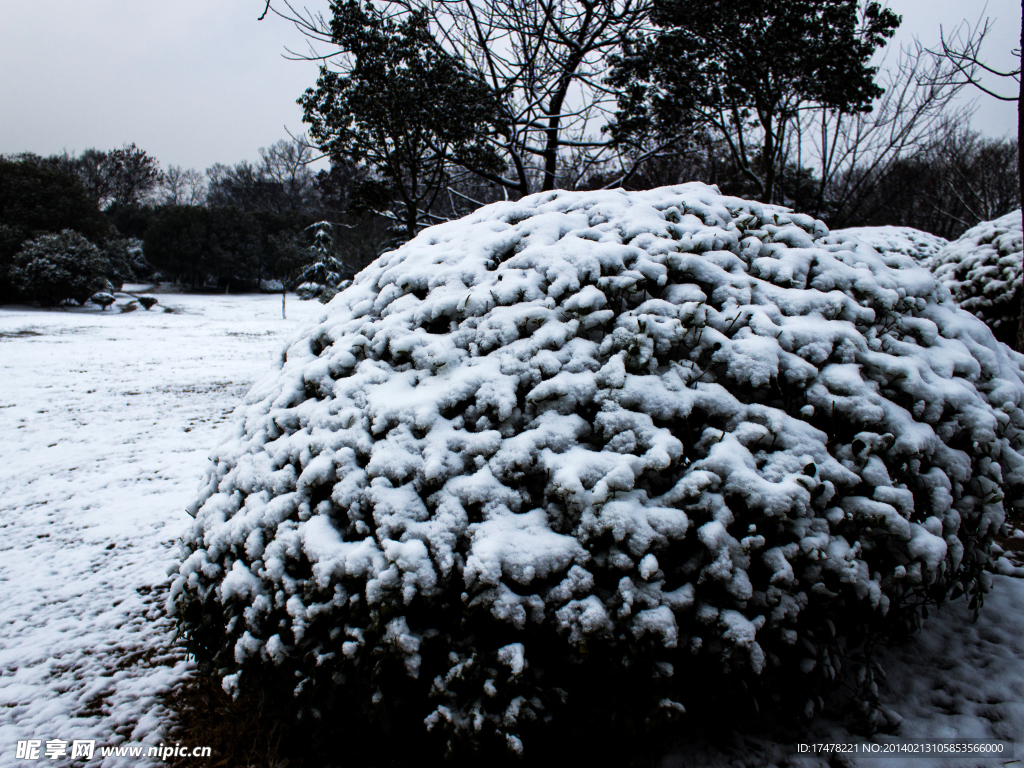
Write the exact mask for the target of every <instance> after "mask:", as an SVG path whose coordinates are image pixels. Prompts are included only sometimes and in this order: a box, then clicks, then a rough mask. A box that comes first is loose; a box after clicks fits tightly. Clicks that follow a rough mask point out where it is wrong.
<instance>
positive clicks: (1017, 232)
mask: <svg viewBox="0 0 1024 768" xmlns="http://www.w3.org/2000/svg"><path fill="white" fill-rule="evenodd" d="M1022 251H1024V236H1022V232H1021V212H1020V211H1014V212H1013V213H1008V214H1006V215H1005V216H1003V217H1001V218H998V219H996V220H994V221H986V222H983V223H981V224H979V225H978V226H976V227H974V228H972V229H969V230H967V231H966V232H964V234H963V235H961V237H960V238H959V239H958V240H954V241H953V242H951V243H949V244H948V245H947V246H946V247H945V248H943V249H942V250H941V251H940V252H939V253H938V254H936V256H935V258H934V260H933V261H932V271H933V272H934V273H935V277H936V278H937V279H938V280H939V282H941V283H942V284H943V285H945V286H946V287H947V288H948V289H949V290H950V292H951V293H952V294H953V298H954V299H955V300H956V302H957V303H958V304H959V305H960V306H961V307H963V308H964V309H966V310H967V311H968V312H971V313H972V314H974V315H975V316H976V317H977V318H978V319H980V320H981V321H983V322H984V323H985V324H986V325H987V326H988V327H989V328H991V329H992V332H993V333H994V334H995V335H996V338H997V339H999V340H1000V341H1002V342H1005V343H1006V344H1010V345H1013V343H1014V341H1015V339H1016V336H1017V324H1018V321H1019V318H1020V291H1021V259H1022V257H1024V253H1022Z"/></svg>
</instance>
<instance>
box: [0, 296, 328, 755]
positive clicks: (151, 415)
mask: <svg viewBox="0 0 1024 768" xmlns="http://www.w3.org/2000/svg"><path fill="white" fill-rule="evenodd" d="M159 298H160V302H161V303H160V304H159V305H157V307H155V308H154V309H153V310H152V311H149V312H146V311H143V310H138V311H136V312H131V313H126V314H122V313H120V312H117V311H115V310H114V309H111V310H107V311H101V310H99V308H98V307H96V308H89V309H85V308H83V309H70V310H68V311H61V310H50V311H45V310H35V309H31V308H27V307H3V308H0V435H2V442H0V765H3V766H9V765H30V764H32V763H30V762H26V761H23V760H17V759H16V755H15V745H16V742H17V741H18V740H23V739H42V740H44V742H45V740H46V739H63V740H66V741H69V742H70V741H71V740H74V739H96V740H97V747H98V746H99V745H108V744H116V743H120V742H142V741H145V742H147V743H157V744H158V743H160V741H161V739H162V737H163V734H162V732H161V727H162V725H163V724H164V722H165V714H166V713H165V712H164V711H162V710H161V709H160V707H159V706H157V704H156V701H155V697H157V696H158V695H159V694H160V693H161V692H163V691H165V690H166V689H167V687H168V686H171V685H173V684H174V683H175V681H177V680H179V679H180V678H181V676H182V675H184V674H186V673H187V670H188V669H189V667H188V665H187V664H185V663H184V661H183V660H182V659H181V658H180V656H179V655H176V654H175V653H172V652H171V651H170V643H171V638H172V636H173V627H172V625H171V623H170V622H169V621H168V620H167V619H166V618H164V616H163V600H164V596H165V594H166V584H167V575H166V571H167V568H168V566H169V565H170V564H171V563H172V562H173V561H174V559H175V557H176V554H177V544H176V541H177V539H178V537H179V535H180V534H181V532H182V531H183V529H184V528H185V527H186V523H187V522H188V521H190V518H189V517H188V516H187V514H186V513H185V511H184V510H185V506H186V504H187V503H188V502H189V501H190V500H191V498H192V496H193V494H194V493H195V490H196V486H197V484H198V482H199V479H200V476H201V473H202V470H203V468H204V466H205V464H206V457H207V454H208V453H209V451H210V449H211V448H212V447H214V446H215V445H216V444H217V443H218V442H220V440H221V439H222V438H223V436H224V430H225V429H226V427H227V424H226V420H227V418H228V416H229V414H230V413H231V411H232V409H233V408H234V407H235V405H236V404H237V403H238V402H239V400H240V399H241V397H242V395H243V394H244V393H245V391H246V390H247V389H248V388H249V386H250V385H251V384H252V383H253V381H254V380H256V379H257V378H258V377H259V376H260V375H261V374H262V373H263V372H264V371H265V370H266V369H267V368H268V367H269V365H270V360H271V356H272V355H273V354H274V353H275V352H276V351H277V349H278V348H279V346H280V345H281V343H282V342H283V340H284V338H285V337H286V336H287V335H288V334H290V333H291V332H292V331H294V330H295V329H297V328H298V327H299V326H300V324H301V322H302V320H303V319H304V318H306V317H309V316H311V315H313V314H316V313H318V312H319V311H321V310H322V306H321V305H320V304H319V303H318V302H299V301H289V302H288V314H289V319H288V320H282V319H281V298H280V297H279V296H183V295H161V296H160V297H159ZM119 303H121V302H120V301H119ZM163 307H172V308H174V309H175V312H174V313H173V314H168V313H165V312H163V311H162V308H163ZM97 756H98V753H97ZM122 761H123V762H124V764H138V763H139V761H138V760H137V759H130V758H123V760H122ZM43 762H46V763H47V764H51V765H52V764H54V761H50V760H46V759H45V758H44V759H43ZM96 762H98V761H96ZM116 762H117V761H115V760H111V759H109V758H108V761H107V763H105V764H108V765H114V764H116ZM73 764H75V765H84V764H85V763H84V762H83V761H81V760H77V761H74V763H73Z"/></svg>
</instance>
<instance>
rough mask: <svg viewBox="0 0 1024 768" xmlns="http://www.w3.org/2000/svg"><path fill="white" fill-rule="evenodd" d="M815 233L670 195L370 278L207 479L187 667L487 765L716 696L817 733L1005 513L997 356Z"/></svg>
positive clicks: (567, 206) (706, 192)
mask: <svg viewBox="0 0 1024 768" xmlns="http://www.w3.org/2000/svg"><path fill="white" fill-rule="evenodd" d="M827 235H828V232H827V230H826V228H825V226H824V225H823V224H821V222H818V221H815V220H813V219H811V218H809V217H807V216H802V215H797V214H793V213H790V212H788V211H786V210H785V209H781V208H774V207H771V206H766V205H760V204H758V203H752V202H748V201H744V200H740V199H736V198H730V197H723V196H721V195H720V194H718V192H717V190H716V189H714V188H712V187H707V186H704V185H700V184H691V185H685V186H680V187H674V188H664V189H659V190H652V191H648V192H639V193H625V192H621V191H603V192H590V193H565V192H559V193H555V192H552V193H544V194H539V195H534V196H531V197H528V198H525V199H523V200H521V201H519V202H509V203H498V204H494V205H490V206H487V207H486V208H483V209H481V210H479V211H477V212H476V213H474V214H472V215H471V216H468V217H466V218H465V219H462V220H460V221H455V222H451V223H447V224H442V225H439V226H436V227H433V228H430V229H428V230H426V231H424V232H423V233H422V234H420V235H419V236H418V237H417V238H415V239H414V240H412V241H411V242H409V243H408V244H407V245H405V246H403V247H402V248H400V249H398V250H396V251H394V252H391V253H387V254H384V255H383V256H381V257H380V258H379V259H378V260H377V261H376V262H374V263H373V264H372V265H370V266H369V267H368V268H366V269H365V270H364V271H363V272H362V273H360V274H359V275H358V276H357V278H356V280H355V282H354V284H353V285H352V286H351V287H349V288H348V289H347V290H345V291H344V292H342V293H341V294H339V296H338V297H337V298H335V299H334V301H332V302H331V303H330V304H329V305H328V306H327V308H326V310H325V315H324V317H323V319H322V321H321V322H319V323H318V324H316V325H315V326H314V327H310V328H309V329H307V330H306V331H305V332H304V333H302V334H301V335H300V336H299V337H297V338H296V339H295V340H294V341H293V342H292V343H291V344H290V346H289V347H288V348H287V351H286V352H285V353H284V354H283V355H282V357H281V359H280V361H279V368H278V370H275V371H273V372H272V373H271V374H269V375H268V376H267V377H266V378H264V379H263V380H262V381H261V382H259V383H258V384H257V385H256V386H254V388H253V389H252V391H251V392H250V393H249V395H248V397H247V400H246V403H245V405H244V406H243V407H242V408H240V409H239V411H238V412H237V413H236V425H237V428H236V433H235V435H234V437H233V438H232V439H231V440H230V441H229V442H227V443H225V444H224V445H222V446H221V447H220V448H219V449H217V450H216V452H215V453H214V454H213V461H212V464H211V466H210V469H209V471H208V474H207V477H206V480H205V483H204V486H203V490H202V491H201V493H200V495H199V497H198V498H197V500H196V501H195V502H194V505H193V507H192V508H191V510H190V511H191V512H192V513H194V514H195V516H196V521H195V524H194V526H193V528H192V530H191V533H190V534H189V535H188V536H187V537H186V543H185V545H184V552H183V560H184V561H183V563H182V565H181V569H180V574H179V575H178V577H177V578H176V580H175V582H174V584H173V587H172V597H171V599H172V602H173V606H174V609H175V610H176V611H177V615H178V616H179V620H180V622H181V626H182V628H183V629H184V630H185V632H186V636H187V637H188V638H189V642H190V644H191V648H192V650H193V651H195V653H196V654H197V656H198V657H199V658H200V660H202V661H204V662H206V663H208V664H210V665H211V666H212V668H213V669H216V670H217V671H218V672H219V673H220V674H222V675H224V676H225V677H224V682H225V685H226V687H227V688H228V689H242V690H244V689H246V688H247V687H253V686H259V687H262V688H263V689H264V690H277V691H285V692H286V696H291V695H294V697H295V700H296V701H295V708H296V709H297V710H298V711H300V712H304V713H313V714H316V713H317V712H319V713H320V714H323V715H325V716H326V714H327V713H328V712H329V713H331V714H332V717H333V719H335V720H336V719H337V718H338V717H340V715H339V714H338V713H345V712H351V711H360V712H363V713H368V714H370V715H371V716H372V717H376V718H379V720H380V721H381V722H392V723H393V722H396V721H397V720H396V718H397V719H401V717H406V718H407V719H408V720H407V721H412V722H415V723H422V724H425V726H426V727H427V728H429V729H431V730H432V731H433V732H435V733H438V732H440V733H442V734H445V735H447V736H448V737H449V738H451V739H452V740H453V741H459V740H461V739H464V738H465V739H468V740H469V741H471V742H475V741H477V740H481V739H488V738H497V739H499V740H501V741H503V742H505V743H507V745H508V746H509V747H510V748H511V749H513V750H515V751H518V750H520V749H523V747H524V743H525V745H526V748H527V749H528V748H529V744H530V741H531V738H532V736H531V734H534V733H535V732H536V731H540V730H546V731H547V732H549V733H550V732H552V730H551V729H552V728H555V729H557V728H558V727H559V726H558V723H559V722H562V720H563V719H564V718H573V719H574V722H587V721H588V720H589V721H592V722H594V723H599V724H607V723H609V722H612V723H616V724H617V726H616V727H622V728H629V727H643V726H644V724H645V722H648V721H649V722H651V723H654V722H657V721H658V720H659V718H664V717H674V716H677V715H678V714H679V713H680V712H682V710H683V708H684V707H685V708H688V709H689V710H691V711H692V710H693V709H694V708H695V707H696V708H698V709H699V708H700V707H701V706H702V704H703V702H705V701H707V700H708V699H710V698H714V696H715V693H716V692H718V691H731V690H735V689H737V688H742V687H745V688H746V690H749V691H750V692H751V693H752V694H753V695H754V696H755V697H756V698H758V699H759V700H760V701H761V706H762V709H763V707H764V705H765V704H771V703H772V701H773V699H776V698H777V697H778V696H780V695H783V694H787V693H789V692H796V691H799V692H800V693H801V698H800V700H799V702H798V706H800V707H803V706H804V705H805V703H806V706H807V709H808V711H811V710H813V709H815V708H816V707H817V706H820V703H821V700H820V699H819V698H817V696H818V694H821V693H822V692H823V691H825V690H826V689H827V688H828V687H829V686H830V685H832V684H833V683H834V682H835V681H836V680H837V678H842V677H843V676H844V675H846V674H849V673H850V672H851V671H856V670H851V667H850V665H849V664H846V661H845V660H847V659H850V658H853V657H854V656H856V650H857V648H859V647H861V646H860V644H861V643H862V642H863V641H865V640H866V639H870V638H871V637H874V636H875V634H876V633H880V632H882V631H883V630H884V629H886V628H887V627H888V628H892V627H893V626H896V625H901V624H905V623H907V622H910V623H913V622H914V621H915V620H916V618H917V616H918V614H919V612H920V610H921V609H922V607H923V606H924V605H925V604H928V603H935V602H939V601H942V600H943V599H945V598H946V597H947V596H948V594H949V592H950V591H951V590H957V591H959V590H966V591H968V592H969V593H972V594H974V595H975V597H978V596H979V595H980V594H981V592H982V591H983V590H984V587H985V583H986V582H985V575H984V574H983V570H984V568H985V567H986V565H987V564H988V563H989V560H990V556H989V545H990V543H991V540H992V536H993V534H994V533H995V532H996V531H997V530H998V529H999V528H1000V526H1001V525H1002V524H1003V520H1004V514H1005V513H1006V511H1007V508H1008V506H1009V505H1018V506H1019V505H1020V504H1021V501H1022V499H1024V461H1022V456H1021V453H1020V451H1021V449H1022V448H1024V444H1022V437H1024V433H1022V430H1024V413H1022V410H1021V406H1022V403H1024V383H1022V370H1021V363H1022V359H1024V358H1021V357H1019V356H1016V355H1015V353H1013V352H1011V351H1009V350H1008V349H1006V348H1005V347H1004V346H1002V345H1000V344H998V343H997V342H996V341H995V339H994V338H993V337H992V334H991V332H990V331H989V330H988V329H987V328H986V327H985V325H984V324H983V323H981V322H979V321H978V320H977V319H975V318H974V317H973V316H971V315H970V314H968V313H966V312H962V311H960V310H959V309H957V307H956V305H955V304H953V302H952V301H951V300H950V298H949V294H948V292H947V291H946V290H945V289H944V288H942V287H941V286H940V285H939V284H937V283H936V281H935V280H934V279H933V278H932V276H931V274H930V273H929V272H928V271H927V270H925V269H922V268H920V267H918V266H917V265H916V264H915V263H914V262H913V261H912V260H911V259H910V258H908V257H905V256H900V255H892V256H882V255H880V254H879V253H877V252H876V251H875V250H873V249H872V248H870V247H868V246H866V245H864V244H861V243H858V242H857V241H856V240H853V239H851V238H848V237H839V238H837V239H838V240H839V242H833V243H830V242H829V241H828V237H827ZM865 674H869V670H866V669H864V668H862V669H860V670H859V675H857V676H855V681H856V680H859V681H860V682H861V683H862V685H863V687H864V688H865V689H870V687H871V680H870V677H867V678H865V677H864V675H865ZM780 681H781V683H780ZM790 703H792V702H790ZM534 729H536V731H535V730H534Z"/></svg>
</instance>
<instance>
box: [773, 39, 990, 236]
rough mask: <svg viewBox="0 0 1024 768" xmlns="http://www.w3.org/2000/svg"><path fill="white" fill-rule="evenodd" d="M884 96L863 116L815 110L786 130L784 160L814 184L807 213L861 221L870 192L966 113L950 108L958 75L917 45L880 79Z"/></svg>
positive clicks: (838, 222)
mask: <svg viewBox="0 0 1024 768" xmlns="http://www.w3.org/2000/svg"><path fill="white" fill-rule="evenodd" d="M881 85H882V87H883V88H884V89H885V93H884V94H883V95H882V96H881V98H880V99H879V100H878V101H877V102H876V103H875V105H874V109H873V110H872V111H871V112H869V113H858V114H849V113H844V112H842V111H837V110H828V109H817V110H809V111H806V112H803V113H801V114H800V115H799V117H798V119H797V120H795V121H794V122H793V125H792V127H791V129H790V143H789V146H788V147H787V152H786V153H785V156H786V157H787V158H789V159H791V160H792V161H793V162H794V164H795V167H797V168H803V167H805V166H808V167H810V168H811V169H812V170H813V172H814V173H815V175H816V176H817V177H818V179H819V184H818V191H817V195H816V199H815V200H814V201H813V203H812V204H811V205H810V206H809V210H808V212H809V213H813V214H815V215H817V216H821V217H823V218H826V219H827V220H828V221H829V223H830V225H832V226H836V227H842V226H847V225H849V224H850V223H851V222H852V221H854V220H856V219H858V218H863V217H865V216H867V215H868V209H869V208H870V207H871V206H872V205H873V204H874V203H875V202H876V200H877V196H876V194H875V193H876V191H877V189H878V186H879V184H880V183H881V182H882V180H883V179H884V178H885V177H886V175H887V174H888V173H889V172H890V171H891V170H892V169H893V168H894V167H895V166H896V164H897V163H898V162H900V161H901V160H904V159H906V158H908V157H911V156H913V155H915V154H918V153H921V152H923V151H925V150H927V149H928V148H929V147H931V146H932V145H934V144H935V143H936V142H937V141H938V140H939V138H940V137H942V136H943V135H945V134H946V133H947V132H948V130H949V127H950V125H966V124H967V123H968V122H969V120H970V115H971V109H970V108H969V107H961V108H958V109H951V103H952V101H953V99H954V98H955V97H956V96H957V94H958V93H959V92H960V91H961V90H962V89H963V87H964V83H963V82H961V81H960V78H959V75H958V70H957V69H956V67H954V66H952V65H951V64H949V62H947V61H945V60H944V59H942V58H941V57H937V56H935V55H933V54H932V53H931V52H929V51H928V50H927V49H925V48H924V47H923V46H922V45H921V44H920V43H919V42H915V44H914V45H913V46H911V47H902V48H901V49H900V53H899V57H898V59H897V61H896V62H895V64H894V65H893V66H891V67H889V68H887V69H886V70H885V71H884V72H883V73H882V75H881Z"/></svg>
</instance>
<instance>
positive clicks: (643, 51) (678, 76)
mask: <svg viewBox="0 0 1024 768" xmlns="http://www.w3.org/2000/svg"><path fill="white" fill-rule="evenodd" d="M653 21H654V23H655V24H656V25H657V26H658V27H659V28H660V31H659V32H658V33H657V34H655V35H652V36H649V37H639V38H635V39H633V40H631V41H629V42H628V43H627V44H626V46H625V48H624V52H623V53H622V55H621V56H618V57H614V59H613V73H612V75H611V77H610V79H609V82H610V83H611V84H612V85H614V86H616V87H617V88H618V89H619V90H620V97H619V112H618V114H617V122H616V123H615V125H614V126H612V132H613V134H614V135H615V137H616V138H617V139H618V140H619V141H620V142H621V143H623V144H626V145H629V144H638V143H641V142H642V141H643V140H644V139H645V138H648V137H651V136H656V137H658V138H659V139H661V140H665V139H671V138H673V137H678V136H682V135H685V134H687V133H690V132H692V131H693V130H695V129H710V130H713V131H714V132H715V133H717V134H719V135H721V136H722V137H724V139H725V140H726V142H727V145H728V147H729V151H730V154H731V155H732V157H733V160H734V162H735V163H736V166H737V167H738V168H739V169H740V170H741V171H742V172H743V174H744V175H745V176H746V177H747V178H748V179H749V180H750V181H751V182H752V184H753V185H754V187H755V188H756V191H757V194H758V196H759V197H760V199H761V200H762V201H765V202H773V201H775V199H776V189H775V180H776V176H777V173H778V170H779V168H780V166H781V165H784V164H785V162H786V137H787V131H788V129H789V128H790V126H791V124H792V121H793V120H795V119H796V118H797V117H798V115H799V114H800V113H801V111H803V110H805V109H807V108H810V107H813V108H818V109H821V108H824V109H828V110H834V111H836V112H840V113H846V114H850V113H860V112H870V111H871V106H872V102H873V101H874V100H875V99H876V98H878V97H879V96H881V95H882V93H883V91H882V89H881V88H880V87H879V86H878V85H877V84H876V83H875V81H874V77H875V74H876V71H877V68H876V67H871V66H868V62H869V60H870V59H871V57H872V55H873V54H874V52H875V51H876V49H878V48H879V47H880V46H881V45H882V44H883V43H884V42H885V40H887V39H888V38H890V37H892V35H893V33H894V32H895V30H896V27H897V26H899V23H900V17H899V16H897V15H896V14H894V13H893V12H892V11H890V10H888V9H886V8H883V7H882V6H881V5H879V4H878V3H877V2H870V3H868V4H867V5H866V6H862V5H861V4H860V3H859V2H857V0H729V1H728V2H724V0H665V2H663V3H659V4H658V5H657V7H656V10H655V11H654V13H653Z"/></svg>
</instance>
